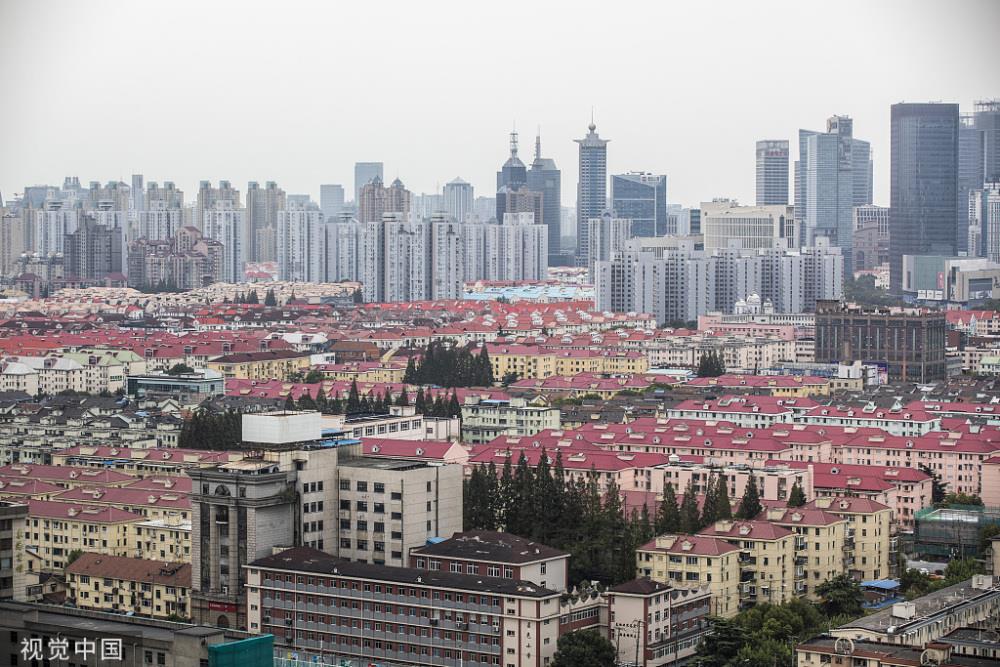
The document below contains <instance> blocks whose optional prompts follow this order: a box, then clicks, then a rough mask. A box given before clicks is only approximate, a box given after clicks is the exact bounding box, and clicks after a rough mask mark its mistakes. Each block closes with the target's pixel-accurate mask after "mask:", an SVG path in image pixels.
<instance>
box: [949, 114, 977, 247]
mask: <svg viewBox="0 0 1000 667" xmlns="http://www.w3.org/2000/svg"><path fill="white" fill-rule="evenodd" d="M982 187H983V135H982V132H980V131H979V130H977V129H976V118H975V116H974V115H972V114H962V115H961V116H960V117H959V122H958V200H957V203H956V212H955V213H956V215H957V216H958V219H957V222H956V223H955V250H956V251H958V252H972V253H975V252H976V249H975V248H969V192H971V191H973V190H979V189H980V188H982Z"/></svg>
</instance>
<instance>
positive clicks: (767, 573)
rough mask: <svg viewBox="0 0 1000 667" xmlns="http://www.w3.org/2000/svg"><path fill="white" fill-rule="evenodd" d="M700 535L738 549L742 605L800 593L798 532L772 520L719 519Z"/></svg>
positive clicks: (777, 601)
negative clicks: (797, 577)
mask: <svg viewBox="0 0 1000 667" xmlns="http://www.w3.org/2000/svg"><path fill="white" fill-rule="evenodd" d="M699 535H705V536H708V537H716V538H719V539H722V540H725V541H727V542H729V543H730V544H731V545H733V546H735V547H737V548H738V549H739V559H738V565H739V571H740V604H742V605H744V606H745V605H753V604H756V603H758V602H770V603H772V604H780V603H782V602H787V601H788V600H791V599H793V598H795V597H797V596H798V595H799V592H798V591H796V586H795V534H794V533H793V532H792V531H791V530H789V529H788V528H784V527H782V526H779V525H777V524H774V523H771V522H769V521H761V520H757V519H753V520H749V521H739V520H737V521H734V520H729V519H727V520H723V521H716V522H715V523H714V524H712V525H711V526H708V527H707V528H705V529H703V530H702V531H701V532H700V533H699Z"/></svg>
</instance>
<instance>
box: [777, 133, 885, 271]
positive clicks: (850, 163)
mask: <svg viewBox="0 0 1000 667" xmlns="http://www.w3.org/2000/svg"><path fill="white" fill-rule="evenodd" d="M853 134H854V123H853V121H852V120H851V119H850V118H849V117H847V116H832V117H831V118H829V119H828V120H827V122H826V132H825V133H824V132H813V131H811V130H799V159H798V160H797V161H796V162H795V219H796V222H797V223H798V224H799V227H800V229H799V234H800V238H801V239H802V243H803V244H804V245H812V244H813V242H814V239H815V238H816V237H818V236H825V237H827V238H828V239H830V243H831V244H832V245H835V246H837V247H839V248H840V252H841V254H842V255H843V257H844V275H845V276H850V275H851V271H852V268H851V249H852V248H853V238H854V207H855V206H864V205H866V204H871V203H872V161H871V145H870V144H869V143H868V142H867V141H861V140H860V139H855V138H854V136H853Z"/></svg>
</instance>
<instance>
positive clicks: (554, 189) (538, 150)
mask: <svg viewBox="0 0 1000 667" xmlns="http://www.w3.org/2000/svg"><path fill="white" fill-rule="evenodd" d="M528 189H529V190H532V191H534V192H540V193H542V219H543V220H544V221H545V226H546V227H548V239H549V266H558V265H561V264H565V263H566V260H565V258H564V257H563V256H562V254H561V253H560V249H559V240H560V236H561V230H560V223H561V222H562V174H561V173H560V171H559V168H558V167H556V162H555V160H553V159H551V158H544V157H542V131H541V128H539V130H538V132H537V134H536V135H535V159H534V160H533V161H532V163H531V169H529V170H528Z"/></svg>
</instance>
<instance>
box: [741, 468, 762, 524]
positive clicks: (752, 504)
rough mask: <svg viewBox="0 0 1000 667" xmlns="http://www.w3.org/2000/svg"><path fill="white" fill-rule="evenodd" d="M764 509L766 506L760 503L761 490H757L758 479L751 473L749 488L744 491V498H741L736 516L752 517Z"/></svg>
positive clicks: (742, 517)
mask: <svg viewBox="0 0 1000 667" xmlns="http://www.w3.org/2000/svg"><path fill="white" fill-rule="evenodd" d="M763 509H764V507H763V506H762V505H761V504H760V492H758V491H757V480H756V478H755V477H754V476H753V475H750V481H748V482H747V488H746V489H745V490H744V491H743V499H742V500H740V506H739V508H738V509H737V510H736V518H737V519H752V518H754V517H755V516H757V515H758V514H760V512H761V510H763Z"/></svg>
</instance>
